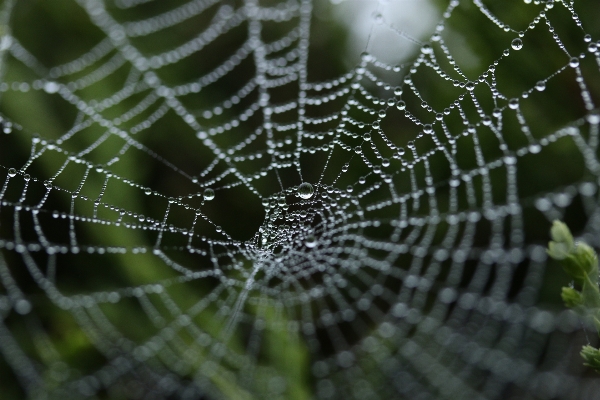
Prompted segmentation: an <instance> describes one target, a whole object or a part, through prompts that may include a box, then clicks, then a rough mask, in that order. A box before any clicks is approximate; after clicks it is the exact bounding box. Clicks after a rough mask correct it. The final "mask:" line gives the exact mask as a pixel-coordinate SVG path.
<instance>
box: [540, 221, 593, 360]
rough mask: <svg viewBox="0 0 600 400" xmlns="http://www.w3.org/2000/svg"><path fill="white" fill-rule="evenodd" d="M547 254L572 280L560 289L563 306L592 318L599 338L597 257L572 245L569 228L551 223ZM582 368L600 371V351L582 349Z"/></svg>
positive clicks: (580, 244)
mask: <svg viewBox="0 0 600 400" xmlns="http://www.w3.org/2000/svg"><path fill="white" fill-rule="evenodd" d="M550 235H551V237H552V241H550V242H549V243H548V249H547V252H548V255H549V256H550V257H552V258H553V259H555V260H557V261H559V262H560V263H561V264H562V267H563V269H564V270H565V272H566V273H567V274H568V275H569V276H570V277H571V278H573V281H574V283H575V287H563V288H562V292H561V297H562V299H563V301H564V303H565V305H566V306H567V307H569V308H573V309H574V310H575V311H577V312H578V313H579V314H580V315H582V316H584V317H585V318H589V319H591V321H592V322H593V323H594V325H595V326H596V330H597V331H598V334H599V335H600V290H599V288H598V255H597V254H596V251H594V249H593V248H592V247H590V246H589V245H588V244H587V243H583V242H575V241H574V240H573V235H572V234H571V231H570V230H569V227H568V226H567V225H566V224H565V223H564V222H561V221H554V222H553V224H552V228H551V230H550ZM580 354H581V357H583V359H584V361H585V362H584V365H587V366H589V367H591V368H593V369H595V370H596V371H597V372H600V349H597V348H595V347H593V346H590V345H585V346H583V348H582V350H581V353H580Z"/></svg>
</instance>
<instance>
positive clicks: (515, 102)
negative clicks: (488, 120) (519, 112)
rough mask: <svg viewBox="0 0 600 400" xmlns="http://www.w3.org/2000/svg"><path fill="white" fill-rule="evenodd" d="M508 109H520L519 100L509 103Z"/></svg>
mask: <svg viewBox="0 0 600 400" xmlns="http://www.w3.org/2000/svg"><path fill="white" fill-rule="evenodd" d="M508 107H509V108H510V109H512V110H516V109H517V108H519V99H510V100H509V101H508Z"/></svg>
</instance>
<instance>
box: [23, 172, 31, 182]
mask: <svg viewBox="0 0 600 400" xmlns="http://www.w3.org/2000/svg"><path fill="white" fill-rule="evenodd" d="M23 179H24V180H25V182H29V180H30V179H31V175H29V174H25V175H23Z"/></svg>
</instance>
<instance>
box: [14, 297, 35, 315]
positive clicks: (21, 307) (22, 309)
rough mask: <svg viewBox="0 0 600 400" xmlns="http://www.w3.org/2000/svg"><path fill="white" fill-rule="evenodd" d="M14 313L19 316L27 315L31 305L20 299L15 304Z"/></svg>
mask: <svg viewBox="0 0 600 400" xmlns="http://www.w3.org/2000/svg"><path fill="white" fill-rule="evenodd" d="M15 311H16V312H17V313H18V314H21V315H25V314H28V313H29V312H30V311H31V303H30V302H28V301H27V300H25V299H20V300H18V301H17V302H16V303H15Z"/></svg>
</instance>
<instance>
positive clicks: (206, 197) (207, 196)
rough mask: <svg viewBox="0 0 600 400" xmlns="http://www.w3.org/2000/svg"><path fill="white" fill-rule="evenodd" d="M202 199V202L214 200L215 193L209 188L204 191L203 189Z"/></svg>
mask: <svg viewBox="0 0 600 400" xmlns="http://www.w3.org/2000/svg"><path fill="white" fill-rule="evenodd" d="M202 197H204V200H206V201H211V200H212V199H214V198H215V191H214V190H212V189H211V188H206V189H204V192H203V193H202Z"/></svg>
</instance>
